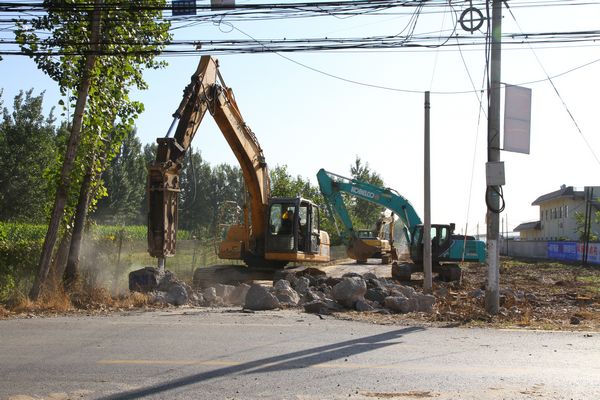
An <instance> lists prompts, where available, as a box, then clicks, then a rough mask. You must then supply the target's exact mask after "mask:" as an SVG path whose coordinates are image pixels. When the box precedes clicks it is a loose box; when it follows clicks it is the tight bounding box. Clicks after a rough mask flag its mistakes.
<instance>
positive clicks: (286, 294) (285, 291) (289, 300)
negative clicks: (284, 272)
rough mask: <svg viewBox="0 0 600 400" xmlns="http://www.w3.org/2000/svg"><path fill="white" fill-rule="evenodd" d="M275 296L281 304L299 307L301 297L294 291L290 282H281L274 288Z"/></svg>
mask: <svg viewBox="0 0 600 400" xmlns="http://www.w3.org/2000/svg"><path fill="white" fill-rule="evenodd" d="M273 294H275V297H277V300H279V303H281V304H286V305H291V306H297V305H298V303H299V302H300V295H299V294H298V293H297V292H296V291H295V290H294V289H292V287H291V285H290V282H289V281H286V280H283V279H281V280H279V281H277V282H276V283H275V285H274V286H273Z"/></svg>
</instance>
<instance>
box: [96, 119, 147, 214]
mask: <svg viewBox="0 0 600 400" xmlns="http://www.w3.org/2000/svg"><path fill="white" fill-rule="evenodd" d="M102 181H103V183H104V187H105V189H106V190H105V193H104V194H105V197H102V198H101V199H99V200H98V203H97V205H96V210H95V211H94V214H93V216H94V218H95V219H96V221H98V222H100V223H103V224H112V225H115V224H139V223H143V221H144V216H143V214H142V202H143V200H144V197H145V196H144V192H145V190H146V163H145V160H144V155H143V154H142V145H141V142H140V140H139V139H138V137H137V136H136V130H135V129H132V130H130V132H129V134H128V135H127V137H126V138H125V140H123V141H122V143H121V147H120V149H119V151H118V153H117V155H116V156H115V157H114V158H113V159H112V160H111V161H110V162H109V166H108V167H107V168H106V170H104V172H103V173H102Z"/></svg>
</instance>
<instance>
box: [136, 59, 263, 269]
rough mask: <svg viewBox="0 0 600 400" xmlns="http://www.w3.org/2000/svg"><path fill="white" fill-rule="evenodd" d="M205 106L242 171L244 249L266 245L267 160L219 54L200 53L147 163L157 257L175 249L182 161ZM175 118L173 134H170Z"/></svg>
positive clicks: (151, 237)
mask: <svg viewBox="0 0 600 400" xmlns="http://www.w3.org/2000/svg"><path fill="white" fill-rule="evenodd" d="M207 111H208V112H209V113H210V114H211V115H212V116H213V118H214V120H215V122H216V123H217V125H218V127H219V129H220V130H221V132H222V134H223V136H224V137H225V139H226V140H227V143H228V144H229V146H230V147H231V149H232V151H233V153H234V154H235V156H236V158H237V160H238V162H239V164H240V167H241V169H242V173H243V175H244V181H245V184H246V189H247V191H248V195H249V203H250V220H251V222H250V224H247V226H248V227H247V228H246V230H247V232H246V233H245V249H246V250H247V251H250V252H253V251H258V250H256V249H257V247H261V246H264V243H262V242H261V238H263V236H264V232H265V221H266V218H265V213H266V208H267V205H268V202H269V197H270V193H269V190H270V189H269V174H268V169H267V163H266V161H265V157H264V154H263V151H262V149H261V147H260V145H259V143H258V140H257V139H256V136H255V135H254V133H253V132H252V130H251V129H250V128H249V127H248V125H247V124H246V123H245V122H244V119H243V118H242V116H241V113H240V111H239V108H238V106H237V103H236V101H235V98H234V96H233V92H232V91H231V89H229V88H227V87H226V86H225V83H224V81H223V78H222V77H221V74H220V73H219V68H218V63H217V60H216V59H214V58H212V57H210V56H203V57H202V58H201V59H200V63H199V64H198V68H197V69H196V72H195V73H194V74H193V75H192V77H191V82H190V83H189V84H188V86H187V87H186V88H185V90H184V94H183V99H182V100H181V103H180V105H179V107H178V108H177V110H176V111H175V113H174V114H173V117H174V119H173V123H172V124H171V127H170V128H169V131H168V132H167V135H166V137H164V138H159V139H157V143H158V149H157V153H156V160H155V161H154V162H153V163H152V164H150V166H149V168H148V183H147V188H148V199H149V200H148V201H149V213H148V252H149V253H150V255H151V256H153V257H158V258H159V260H160V259H164V257H168V256H172V255H174V254H175V243H176V236H177V203H178V194H179V191H180V188H179V175H180V171H181V168H182V161H183V158H184V156H185V153H186V152H187V150H188V149H189V147H190V145H191V142H192V140H193V139H194V136H195V134H196V132H197V130H198V127H199V126H200V124H201V122H202V119H203V118H204V116H205V114H206V112H207ZM176 123H177V128H176V130H175V134H174V136H173V137H169V136H170V133H171V131H172V129H173V127H174V126H175V124H176ZM246 218H248V212H246Z"/></svg>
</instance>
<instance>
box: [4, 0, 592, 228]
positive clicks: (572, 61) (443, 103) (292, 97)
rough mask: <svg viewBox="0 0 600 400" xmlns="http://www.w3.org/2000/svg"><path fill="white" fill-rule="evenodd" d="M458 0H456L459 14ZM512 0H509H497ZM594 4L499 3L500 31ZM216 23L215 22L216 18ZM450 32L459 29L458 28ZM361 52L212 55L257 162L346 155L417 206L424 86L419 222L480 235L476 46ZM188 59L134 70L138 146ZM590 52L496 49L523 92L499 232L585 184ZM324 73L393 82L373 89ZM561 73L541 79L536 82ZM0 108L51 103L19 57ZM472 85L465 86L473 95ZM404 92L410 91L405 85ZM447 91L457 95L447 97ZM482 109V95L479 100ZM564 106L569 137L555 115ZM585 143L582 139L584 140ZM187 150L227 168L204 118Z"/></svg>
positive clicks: (158, 130)
mask: <svg viewBox="0 0 600 400" xmlns="http://www.w3.org/2000/svg"><path fill="white" fill-rule="evenodd" d="M467 4H468V3H456V4H455V7H456V10H458V12H459V13H460V10H462V9H464V7H465V6H466V5H467ZM511 4H513V5H514V4H518V2H511ZM599 7H600V6H598V5H587V6H585V7H583V6H578V7H573V6H572V7H542V8H527V7H525V8H519V7H514V6H513V7H512V11H513V13H514V15H515V18H516V19H517V21H518V24H519V26H517V25H516V24H515V22H514V20H513V18H512V16H511V15H510V14H509V13H508V12H506V10H505V11H504V20H503V31H504V32H520V30H522V31H525V32H534V31H535V32H542V31H573V30H584V29H597V24H598V22H597V16H598V15H599V14H598V11H599V10H600V9H599ZM408 20H409V16H408V15H394V16H390V15H387V16H385V15H382V16H365V17H354V18H346V19H339V18H334V17H322V18H314V19H301V20H289V21H254V22H239V23H234V24H233V25H231V24H226V23H222V24H220V25H219V24H212V23H211V24H201V25H196V26H192V27H188V28H185V29H179V30H177V31H176V32H177V33H176V39H190V40H207V39H217V38H230V39H242V38H247V36H244V34H242V33H241V32H244V33H246V34H248V35H250V36H252V37H254V38H261V39H265V38H282V37H286V38H307V37H324V36H327V37H332V36H350V37H359V36H374V35H390V34H397V33H399V32H401V31H402V30H403V28H404V27H405V26H406V25H407V23H408ZM225 22H226V20H225ZM453 25H454V20H453V16H452V14H451V13H450V12H449V9H448V8H446V7H440V8H439V12H438V13H435V14H424V15H421V16H420V17H419V19H418V21H417V25H416V28H415V33H424V32H438V31H440V30H443V31H444V32H450V30H451V29H452V27H453ZM460 33H461V34H464V32H460ZM460 49H461V51H459V47H457V46H452V47H441V48H439V49H426V50H414V49H413V50H407V49H396V50H392V51H361V52H310V53H285V54H283V56H282V55H278V54H273V53H270V54H238V55H219V56H217V58H218V59H219V61H220V65H221V73H222V75H223V77H224V79H225V82H226V83H227V85H228V86H230V87H231V88H232V89H233V91H234V94H235V96H236V99H237V102H238V105H239V107H240V109H241V112H242V115H243V116H244V118H245V120H246V122H247V123H248V125H249V126H250V127H251V128H252V130H253V131H254V132H255V133H256V135H257V137H258V139H259V141H260V143H261V145H262V147H263V149H264V152H265V155H266V158H267V162H268V163H269V164H270V165H271V166H275V165H284V164H285V165H287V166H288V169H289V171H290V172H291V173H292V174H294V175H302V176H304V177H307V178H310V179H311V180H312V181H313V182H314V183H315V184H316V177H315V175H316V173H317V171H318V170H319V168H325V169H327V170H329V171H332V172H336V173H338V174H341V175H348V174H349V166H350V164H352V162H353V161H354V158H355V157H356V156H357V155H358V156H359V157H361V158H362V159H363V160H364V161H366V162H368V163H369V165H370V166H371V168H372V169H374V170H375V171H377V172H379V173H380V174H381V175H382V177H383V179H384V181H385V183H386V184H387V185H388V186H390V187H392V188H394V189H396V190H398V191H399V192H400V193H401V194H402V195H404V196H405V197H406V198H408V199H409V200H410V201H411V203H412V204H413V205H414V206H415V207H416V208H417V211H418V212H419V213H421V214H422V210H423V139H422V137H423V120H424V117H423V113H424V110H423V101H424V95H423V92H424V91H426V90H430V91H431V92H432V94H431V140H432V142H431V143H432V148H431V151H432V222H437V223H449V222H455V223H456V224H457V227H458V228H457V229H458V230H459V231H460V230H464V227H465V225H466V223H467V222H468V231H469V233H475V232H476V229H477V226H478V225H479V231H480V233H485V203H484V191H485V173H484V171H485V169H484V167H485V161H486V157H487V153H486V140H487V133H486V126H487V120H486V117H485V115H484V114H482V113H481V109H480V106H479V99H478V96H481V94H480V93H479V90H480V89H481V88H482V82H483V72H484V66H485V58H484V51H483V48H481V47H461V48H460ZM199 58H200V57H199V55H189V56H183V57H168V58H165V59H166V60H167V61H168V62H169V66H168V67H167V68H166V69H162V70H158V71H147V73H146V74H145V78H146V81H147V82H148V84H149V89H148V90H146V91H144V92H141V93H136V94H135V97H136V98H137V99H139V100H141V101H142V102H143V103H144V104H145V106H146V112H145V113H144V114H142V115H141V116H140V118H139V120H138V123H137V127H138V134H139V136H140V138H141V140H142V141H143V142H144V143H149V142H152V141H154V140H155V139H156V138H157V137H161V136H164V134H165V133H166V130H167V128H168V127H169V125H170V123H171V119H172V118H171V114H172V113H173V111H174V110H175V108H176V107H177V106H178V104H179V101H180V99H181V94H182V90H183V88H184V87H185V85H186V84H187V83H188V81H189V77H190V75H191V74H192V73H193V72H194V70H195V68H196V66H197V63H198V61H199ZM598 59H600V49H599V48H598V45H595V44H589V43H586V44H579V45H574V44H571V45H569V44H566V45H560V46H558V45H556V44H555V45H551V46H546V47H543V46H539V45H538V46H534V49H533V50H532V49H531V48H530V47H529V46H528V45H527V44H522V45H510V46H504V51H503V55H502V81H503V82H505V83H510V84H523V86H525V87H529V88H531V89H532V104H533V106H532V138H531V154H530V155H523V154H515V153H508V152H502V155H501V158H502V160H503V161H505V170H506V183H507V184H506V185H505V187H504V194H505V199H506V210H505V213H503V215H502V217H501V218H502V219H503V220H508V225H509V228H510V229H512V228H513V227H515V226H516V225H518V224H519V223H521V222H524V221H530V220H535V219H537V217H538V215H537V207H532V206H531V202H532V201H533V200H535V199H536V198H537V197H538V196H540V195H541V194H544V193H548V192H551V191H554V190H557V189H558V188H559V187H560V185H561V184H566V185H574V186H584V185H597V184H598V176H599V175H600V174H599V172H600V164H599V163H598V160H597V159H596V158H595V157H594V155H593V154H592V153H591V151H590V148H591V149H594V151H595V152H596V154H600V135H598V129H599V126H600V112H598V103H599V102H598V100H597V93H599V92H600V90H599V89H600V88H599V85H600V83H599V80H598V73H599V72H600V63H598V62H594V61H596V60H598ZM290 60H293V61H296V62H297V63H301V64H304V65H305V66H309V67H310V68H313V69H317V70H320V71H323V72H325V73H327V74H331V75H334V76H337V77H341V78H345V79H348V80H352V81H357V82H362V83H366V84H370V85H378V86H383V87H388V88H393V89H398V90H385V89H378V88H373V87H368V86H363V85H358V84H354V83H350V82H348V81H344V80H340V79H335V78H332V77H331V76H327V75H325V74H323V73H318V72H315V71H314V70H313V69H309V68H306V67H303V66H301V65H299V64H297V63H296V62H293V61H290ZM588 63H591V64H590V65H587V66H585V67H582V68H579V69H576V70H574V71H572V72H569V73H567V74H564V75H562V76H560V77H556V78H555V79H553V82H554V85H555V87H556V88H557V90H558V92H559V94H560V97H559V96H558V95H557V94H556V91H555V90H554V88H553V87H552V86H551V85H550V84H549V82H548V81H542V82H538V83H531V84H529V83H527V82H533V81H539V80H543V79H545V78H546V77H547V75H549V76H555V75H558V74H563V73H564V72H567V71H569V70H572V69H574V68H577V67H581V66H584V65H585V64H588ZM0 77H1V81H0V87H2V88H3V89H4V94H3V99H4V102H5V105H10V104H11V101H12V98H13V97H14V95H15V94H16V93H17V92H18V91H19V90H21V89H22V90H27V89H29V88H32V87H33V88H34V89H35V93H38V92H40V91H42V90H44V91H45V98H46V105H47V106H48V107H49V106H51V105H52V104H56V103H57V101H58V100H59V93H58V88H57V87H56V85H55V84H54V83H53V82H52V81H51V80H49V79H48V78H46V77H45V76H44V75H43V74H42V73H41V72H40V71H38V70H37V69H36V67H35V65H34V63H33V61H32V60H30V59H28V58H26V57H17V56H6V57H4V60H3V61H1V62H0ZM473 85H474V87H475V88H476V89H477V91H473ZM407 91H414V92H415V93H412V92H407ZM450 92H465V93H460V94H456V93H454V94H450ZM484 107H485V102H484ZM567 109H568V110H569V111H570V112H571V114H572V115H573V117H574V118H575V121H576V122H577V124H578V125H579V127H580V129H581V132H582V133H580V132H579V130H578V129H577V127H576V126H575V124H574V122H573V120H572V119H571V117H570V116H569V113H568V112H567ZM586 141H587V143H588V144H586ZM193 147H194V148H195V149H196V150H200V151H201V152H202V156H203V157H204V158H205V159H206V160H207V161H209V162H210V163H212V164H217V163H222V162H226V163H231V164H234V163H236V160H235V158H234V156H233V154H232V153H231V151H230V150H229V148H228V147H227V144H226V142H225V140H224V139H223V138H222V136H221V135H220V133H219V131H218V129H217V128H216V126H215V124H214V123H213V122H212V121H211V120H210V116H207V117H206V118H205V121H204V122H203V124H202V125H201V127H200V129H199V131H198V133H197V134H196V138H195V140H194V144H193Z"/></svg>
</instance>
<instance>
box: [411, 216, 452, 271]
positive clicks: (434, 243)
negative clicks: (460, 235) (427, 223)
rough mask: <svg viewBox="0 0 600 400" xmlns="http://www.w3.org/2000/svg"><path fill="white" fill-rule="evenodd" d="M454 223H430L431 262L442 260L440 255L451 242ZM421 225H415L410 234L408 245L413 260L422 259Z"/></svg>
mask: <svg viewBox="0 0 600 400" xmlns="http://www.w3.org/2000/svg"><path fill="white" fill-rule="evenodd" d="M453 232H454V224H450V225H445V224H431V259H432V261H433V262H437V261H440V260H442V258H441V257H440V255H441V254H442V253H444V252H445V251H446V250H448V248H449V247H450V245H451V244H452V240H451V239H452V233H453ZM423 247H424V246H423V225H417V226H416V227H415V230H414V232H413V235H412V243H411V246H410V252H411V258H412V259H413V260H414V261H415V262H422V261H423Z"/></svg>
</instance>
